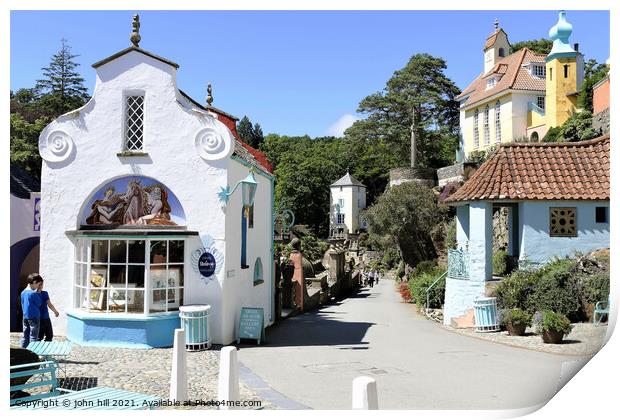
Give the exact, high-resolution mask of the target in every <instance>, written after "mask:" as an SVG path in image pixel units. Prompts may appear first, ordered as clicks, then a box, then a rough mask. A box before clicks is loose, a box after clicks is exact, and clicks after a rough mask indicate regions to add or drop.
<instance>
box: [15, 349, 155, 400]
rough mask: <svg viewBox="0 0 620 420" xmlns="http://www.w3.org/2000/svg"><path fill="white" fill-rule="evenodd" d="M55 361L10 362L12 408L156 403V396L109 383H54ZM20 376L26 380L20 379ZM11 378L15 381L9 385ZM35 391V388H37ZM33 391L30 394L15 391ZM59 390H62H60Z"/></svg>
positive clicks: (55, 378) (56, 366) (56, 365)
mask: <svg viewBox="0 0 620 420" xmlns="http://www.w3.org/2000/svg"><path fill="white" fill-rule="evenodd" d="M57 368H58V364H57V363H56V362H55V361H51V360H46V361H43V362H38V363H28V364H23V365H13V366H11V375H10V377H11V388H10V392H11V400H10V405H12V406H14V407H12V408H14V409H48V410H49V409H59V410H71V409H77V410H145V409H153V408H156V407H157V403H158V402H159V401H160V400H161V398H159V397H155V396H151V395H146V394H141V393H139V392H133V391H125V390H123V389H115V388H109V387H96V388H89V389H84V390H82V391H69V390H66V389H62V388H59V387H58V381H57V377H56V369H57ZM24 378H26V379H27V381H24ZM13 382H15V383H16V384H15V385H13ZM37 391H38V392H37ZM25 392H29V393H30V392H36V393H35V394H34V395H19V396H18V395H15V394H16V393H25ZM61 393H62V394H61Z"/></svg>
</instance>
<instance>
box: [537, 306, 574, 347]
mask: <svg viewBox="0 0 620 420" xmlns="http://www.w3.org/2000/svg"><path fill="white" fill-rule="evenodd" d="M534 323H535V324H536V332H538V333H539V334H541V335H542V339H543V342H545V343H551V344H559V343H561V342H562V339H563V338H564V336H565V335H566V334H569V333H570V332H571V331H572V329H573V326H572V325H571V324H570V321H569V320H568V318H566V316H565V315H562V314H558V313H555V312H553V311H542V312H537V313H536V314H535V315H534Z"/></svg>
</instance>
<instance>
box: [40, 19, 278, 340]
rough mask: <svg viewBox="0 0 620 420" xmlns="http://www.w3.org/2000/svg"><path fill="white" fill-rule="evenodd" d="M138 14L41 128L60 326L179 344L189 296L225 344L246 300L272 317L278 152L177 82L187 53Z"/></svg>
mask: <svg viewBox="0 0 620 420" xmlns="http://www.w3.org/2000/svg"><path fill="white" fill-rule="evenodd" d="M138 28H139V22H138V21H137V16H136V17H134V33H133V34H132V36H131V41H132V43H133V46H131V47H129V48H127V49H124V50H122V51H120V52H118V53H116V54H114V55H112V56H110V57H108V58H106V59H104V60H102V61H99V62H97V63H95V64H93V67H94V68H95V70H96V72H97V75H96V76H97V77H96V85H95V88H94V93H93V97H92V98H91V100H90V101H89V102H88V103H87V104H86V105H84V106H83V107H82V108H80V109H77V110H75V111H72V112H69V113H67V114H65V115H62V116H61V117H59V118H57V119H56V120H54V121H53V122H51V123H50V124H49V125H48V126H47V127H46V128H45V129H44V130H43V132H42V133H41V135H40V137H39V152H40V154H41V156H42V157H43V160H44V161H43V167H42V179H41V203H42V205H41V213H42V220H45V224H44V225H43V226H42V227H41V244H40V247H41V257H40V272H41V275H42V276H43V277H44V279H45V282H46V288H47V289H48V290H49V292H50V296H51V298H52V300H53V302H54V303H55V305H56V307H57V308H58V309H59V310H60V312H61V317H60V318H57V319H53V322H54V328H55V330H56V331H57V332H59V333H61V334H62V333H66V334H67V336H68V337H69V339H71V340H72V341H75V342H78V343H86V344H97V345H103V346H105V345H109V346H135V347H159V346H169V345H171V344H172V341H173V330H174V329H175V328H179V307H180V306H182V305H188V304H208V305H211V312H212V314H211V318H210V336H211V338H212V340H213V342H214V343H220V344H228V343H230V342H232V341H233V340H234V339H235V332H236V326H237V323H238V320H239V313H240V310H241V308H242V307H256V308H262V309H263V311H264V319H265V325H269V324H271V323H272V322H273V319H274V312H273V291H274V284H273V264H272V255H273V241H272V238H273V235H272V233H273V176H272V175H271V173H270V171H271V166H270V165H269V163H268V161H267V160H266V158H265V157H264V155H262V154H261V153H260V152H258V151H256V150H254V149H252V148H251V147H249V146H247V145H245V144H243V143H242V142H241V141H240V140H239V139H238V138H237V135H236V130H235V120H234V117H231V116H230V115H228V114H226V113H224V112H222V111H219V110H217V109H216V108H213V107H212V106H211V105H210V102H211V101H210V100H209V105H205V106H202V105H200V104H198V103H197V102H195V101H193V100H192V99H191V98H189V97H188V96H187V95H185V94H184V93H182V92H181V91H180V90H179V89H178V87H177V83H176V74H177V69H178V67H179V66H178V65H177V64H175V63H173V62H172V61H169V60H167V59H165V58H162V57H158V56H156V55H155V54H152V53H150V52H148V51H145V50H143V49H141V48H139V46H138V43H139V41H140V36H139V35H138ZM210 99H211V98H210ZM254 180H255V181H256V183H254V182H253V181H254ZM237 187H239V188H237Z"/></svg>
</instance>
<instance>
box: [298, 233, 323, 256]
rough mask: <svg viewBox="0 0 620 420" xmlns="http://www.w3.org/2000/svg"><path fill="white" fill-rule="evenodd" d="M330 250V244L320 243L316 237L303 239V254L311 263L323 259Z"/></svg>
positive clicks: (310, 236) (309, 236)
mask: <svg viewBox="0 0 620 420" xmlns="http://www.w3.org/2000/svg"><path fill="white" fill-rule="evenodd" d="M328 248H329V244H328V243H327V242H324V241H320V240H318V239H317V238H316V237H315V236H312V235H308V236H303V237H301V252H302V253H303V254H304V255H305V256H306V258H307V259H308V260H310V261H316V260H320V259H322V258H323V255H324V254H325V251H327V249H328Z"/></svg>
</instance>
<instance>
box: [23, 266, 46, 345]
mask: <svg viewBox="0 0 620 420" xmlns="http://www.w3.org/2000/svg"><path fill="white" fill-rule="evenodd" d="M41 283H43V279H42V278H41V276H40V275H39V274H38V273H31V274H29V275H28V287H26V288H25V289H24V291H23V292H22V294H21V304H22V312H23V314H24V316H23V328H24V329H23V331H24V336H23V337H22V339H21V346H22V347H23V348H26V347H28V344H30V342H31V341H39V325H40V321H41V294H40V293H39V292H38V288H39V285H40V284H41Z"/></svg>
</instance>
